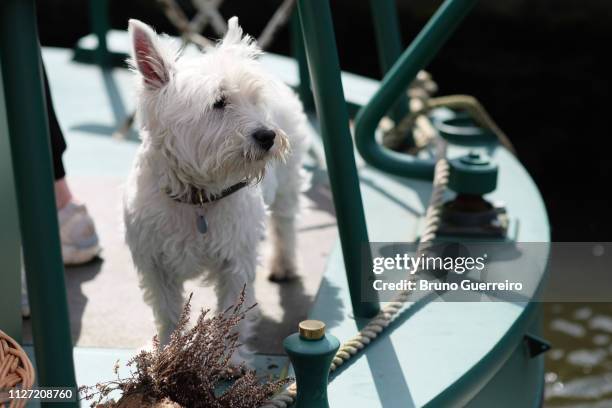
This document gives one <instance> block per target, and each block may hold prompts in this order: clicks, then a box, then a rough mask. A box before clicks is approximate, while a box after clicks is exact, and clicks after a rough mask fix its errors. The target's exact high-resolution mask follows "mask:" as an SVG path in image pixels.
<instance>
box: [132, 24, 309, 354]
mask: <svg viewBox="0 0 612 408" xmlns="http://www.w3.org/2000/svg"><path fill="white" fill-rule="evenodd" d="M128 31H129V33H130V36H131V40H132V58H131V64H132V66H133V69H134V71H135V72H136V73H137V75H138V80H137V82H138V91H137V95H138V104H137V105H138V107H137V112H138V116H139V118H140V123H141V130H140V136H141V139H142V144H141V146H140V148H139V150H138V154H137V156H136V159H135V162H134V164H133V168H132V170H131V174H130V176H129V179H128V181H127V185H126V191H125V197H124V221H125V229H126V241H127V244H128V245H129V247H130V250H131V253H132V258H133V260H134V264H135V265H136V269H137V270H138V273H139V276H140V282H141V287H142V289H143V291H144V299H145V301H146V302H147V303H148V304H149V305H150V306H151V308H152V309H153V314H154V317H155V321H156V325H157V330H158V335H159V339H160V341H161V342H162V343H165V342H167V341H168V339H169V335H170V334H171V332H172V331H173V329H174V328H175V325H176V323H177V321H178V319H179V316H180V314H181V311H182V306H183V303H184V301H185V299H184V294H183V283H184V282H185V281H186V280H188V279H192V278H195V277H203V278H204V280H205V282H207V283H209V284H211V285H214V288H215V291H216V294H217V306H218V309H219V310H225V309H226V308H228V307H229V306H231V305H233V304H234V302H236V300H237V299H238V297H239V294H240V292H241V291H242V289H243V287H244V285H246V296H247V299H246V303H245V304H247V305H250V304H253V303H255V293H254V287H253V283H254V280H255V269H256V266H257V263H258V248H259V246H260V242H261V240H262V237H263V236H264V234H265V225H266V212H267V211H268V210H269V212H270V213H271V222H270V225H271V229H272V239H273V246H274V250H273V257H272V260H271V273H270V275H269V278H270V279H271V280H274V281H284V280H287V279H290V278H292V277H294V276H295V273H296V253H295V245H296V231H295V220H296V213H297V212H298V207H299V194H300V191H301V189H302V184H303V177H302V175H301V174H302V173H301V171H302V170H301V168H302V158H303V155H304V151H305V148H306V142H307V138H306V135H307V133H306V117H305V115H304V113H303V107H302V105H301V103H300V101H299V99H298V98H297V96H296V95H295V94H294V93H293V91H292V90H291V89H290V88H289V87H287V86H286V85H285V84H283V83H282V82H280V81H279V80H277V79H275V78H273V77H272V76H270V75H269V74H268V73H267V72H265V70H264V69H263V67H262V66H261V64H260V62H258V60H257V57H258V56H259V55H260V54H261V50H260V49H259V48H258V47H257V45H256V43H255V42H254V41H253V39H252V38H251V37H249V36H243V33H242V29H241V28H240V26H239V25H238V19H237V18H236V17H233V18H231V19H230V20H229V22H228V31H227V34H226V35H225V37H224V38H223V39H222V40H221V41H220V42H219V43H218V44H217V45H216V47H211V49H208V50H205V51H204V52H203V53H202V54H201V55H198V56H197V57H186V56H183V57H181V56H180V54H179V52H178V50H177V47H175V46H173V44H171V43H170V42H169V40H168V39H167V38H159V37H158V36H157V34H156V33H155V32H154V31H153V30H152V29H151V28H150V27H149V26H147V25H146V24H144V23H142V22H140V21H137V20H130V22H129V29H128ZM254 323H255V319H254V318H251V319H247V320H246V321H244V322H242V323H241V326H240V340H241V342H242V343H243V344H244V341H245V340H246V339H247V338H248V337H249V336H250V335H251V334H252V332H253V328H254V327H253V326H254ZM249 357H250V353H249V351H248V350H247V349H246V348H244V347H243V348H242V349H241V350H240V351H239V353H238V355H237V356H236V360H237V361H239V360H248V359H249Z"/></svg>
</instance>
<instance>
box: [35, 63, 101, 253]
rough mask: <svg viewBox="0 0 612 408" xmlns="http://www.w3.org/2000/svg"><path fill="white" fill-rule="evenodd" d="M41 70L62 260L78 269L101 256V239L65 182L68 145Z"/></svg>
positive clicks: (45, 74) (45, 76)
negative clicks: (99, 240)
mask: <svg viewBox="0 0 612 408" xmlns="http://www.w3.org/2000/svg"><path fill="white" fill-rule="evenodd" d="M41 58H42V57H41ZM42 68H43V82H44V88H45V98H46V103H47V115H48V117H49V134H50V137H51V153H52V156H53V175H54V178H55V184H54V189H55V204H56V207H57V210H58V220H59V224H60V236H61V241H62V257H63V259H64V264H66V265H76V264H81V263H85V262H89V261H90V260H92V259H93V258H94V257H95V256H96V255H97V254H98V253H99V252H100V247H99V246H98V236H97V234H96V230H95V227H94V223H93V220H92V219H91V217H90V216H89V214H88V213H87V209H86V208H85V206H84V205H83V204H81V203H80V202H79V201H78V200H77V199H76V198H75V197H74V195H73V194H72V192H71V191H70V187H69V186H68V182H67V181H66V170H65V169H64V163H63V161H62V156H63V154H64V152H65V151H66V141H65V140H64V135H63V133H62V129H61V127H60V125H59V122H58V120H57V116H56V114H55V109H54V107H53V99H52V97H51V90H50V89H49V81H48V79H47V73H46V72H45V67H44V64H43V67H42Z"/></svg>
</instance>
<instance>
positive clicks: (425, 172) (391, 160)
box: [355, 0, 477, 180]
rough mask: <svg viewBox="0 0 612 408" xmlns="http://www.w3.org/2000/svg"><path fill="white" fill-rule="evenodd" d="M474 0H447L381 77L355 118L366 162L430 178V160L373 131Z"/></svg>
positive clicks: (358, 146) (362, 153)
mask: <svg viewBox="0 0 612 408" xmlns="http://www.w3.org/2000/svg"><path fill="white" fill-rule="evenodd" d="M476 2H477V0H446V1H445V2H444V3H443V4H442V5H441V6H440V8H439V9H438V10H437V11H436V13H435V14H434V15H433V17H432V18H431V19H430V20H429V22H428V23H427V24H426V25H425V27H424V28H423V30H421V32H420V33H419V35H418V36H417V37H416V38H415V39H414V41H413V42H412V43H411V44H410V46H409V47H408V48H407V49H406V51H404V53H403V54H402V55H401V57H400V58H399V59H398V60H397V62H396V63H395V64H394V65H393V67H392V68H391V69H390V70H389V72H388V74H387V75H385V77H384V78H383V80H382V82H381V85H380V89H379V90H378V92H376V94H375V95H374V97H373V98H372V100H371V101H369V102H368V104H367V105H365V106H364V107H363V108H362V109H361V110H360V111H359V113H358V114H357V117H356V119H355V144H356V145H357V149H358V150H359V153H360V154H361V155H362V157H363V158H364V159H365V161H366V162H368V163H369V164H371V165H372V166H374V167H376V168H378V169H381V170H384V171H385V172H387V173H390V174H395V175H398V176H404V177H414V178H420V179H424V180H431V178H432V177H433V168H434V162H433V160H422V159H418V158H414V157H413V156H409V155H405V154H401V153H397V152H394V151H392V150H390V149H386V148H384V147H383V146H381V145H379V144H378V143H377V142H376V140H375V138H374V132H375V131H376V127H377V126H378V123H379V121H380V119H382V117H383V116H384V115H385V113H386V111H387V109H388V107H389V106H390V105H391V104H392V103H393V102H395V101H396V100H397V98H398V97H399V96H400V95H401V94H402V93H403V92H405V90H406V89H408V85H409V84H410V83H411V82H412V80H413V79H414V78H415V77H416V75H417V73H418V72H419V70H421V69H423V68H424V67H425V66H427V64H428V63H429V62H430V61H431V60H432V59H433V58H434V57H435V55H436V54H437V52H438V50H439V49H440V48H441V47H442V45H443V44H444V43H445V42H446V40H447V39H448V38H449V37H450V35H451V34H452V33H453V31H454V30H455V28H456V27H457V26H458V25H459V24H460V22H461V21H462V20H463V18H464V17H465V16H466V15H467V14H468V12H469V11H470V10H471V8H472V7H473V6H474V4H476Z"/></svg>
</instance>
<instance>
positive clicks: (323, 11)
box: [298, 0, 379, 317]
mask: <svg viewBox="0 0 612 408" xmlns="http://www.w3.org/2000/svg"><path fill="white" fill-rule="evenodd" d="M298 10H299V15H300V21H301V24H302V33H303V35H304V43H305V45H306V55H307V58H308V69H309V72H310V78H311V79H312V83H313V85H314V87H313V93H314V99H315V106H316V108H317V115H318V117H319V121H320V125H321V137H322V139H323V144H324V146H325V157H326V161H327V170H328V173H329V179H330V184H331V188H332V194H333V198H334V206H335V208H336V218H337V221H338V231H339V233H340V241H341V245H342V254H343V257H344V263H345V265H346V274H347V279H348V282H349V290H350V293H351V299H352V309H353V312H354V313H355V315H357V316H362V317H372V316H374V315H375V314H376V313H378V311H379V306H378V302H365V301H362V299H361V296H360V295H361V293H362V288H361V278H360V271H361V266H362V262H366V264H367V263H368V262H369V260H368V259H367V254H363V253H362V252H363V251H362V249H363V248H362V246H363V244H365V243H367V242H368V231H367V229H366V225H365V220H364V211H363V206H362V204H361V203H362V200H361V191H360V189H359V182H358V179H357V171H356V166H355V158H354V156H353V143H352V137H351V132H350V130H349V116H348V111H347V109H346V105H345V103H344V101H345V99H344V92H343V89H342V83H341V80H340V63H339V61H338V54H337V52H336V46H335V44H336V40H335V35H334V30H333V25H332V20H331V11H330V8H329V2H328V1H327V0H308V1H305V0H300V1H298ZM372 298H374V296H373V297H372Z"/></svg>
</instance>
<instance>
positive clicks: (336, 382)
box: [310, 148, 550, 408]
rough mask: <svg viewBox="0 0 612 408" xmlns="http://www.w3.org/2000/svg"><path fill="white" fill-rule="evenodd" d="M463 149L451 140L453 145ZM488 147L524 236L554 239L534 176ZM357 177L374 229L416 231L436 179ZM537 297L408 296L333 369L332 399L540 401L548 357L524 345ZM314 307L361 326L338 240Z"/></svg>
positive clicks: (409, 235)
mask: <svg viewBox="0 0 612 408" xmlns="http://www.w3.org/2000/svg"><path fill="white" fill-rule="evenodd" d="M457 153H458V151H457V149H452V150H451V153H450V154H449V155H450V156H451V157H452V156H453V155H454V154H457ZM491 153H492V156H493V158H494V159H495V160H496V162H497V163H498V164H499V166H500V169H501V170H500V176H499V182H498V189H497V191H496V192H495V193H494V194H491V195H490V196H489V198H490V199H493V200H501V201H503V202H505V203H506V205H507V208H508V212H509V214H510V215H511V218H512V219H514V220H515V221H516V220H520V227H519V228H518V235H517V236H516V240H517V241H520V242H548V241H549V239H550V238H549V230H548V223H547V215H546V211H545V208H544V206H543V204H542V200H541V197H540V195H539V192H538V190H537V188H536V186H535V185H534V183H533V181H532V180H531V178H530V177H529V175H528V174H527V172H526V171H525V170H524V169H523V168H522V166H521V165H520V164H519V163H518V161H517V160H516V159H515V158H514V157H513V156H512V155H511V154H509V153H508V152H507V151H506V150H505V149H503V148H496V149H495V150H493V151H492V152H491ZM360 179H361V188H362V194H363V199H364V207H365V212H366V218H367V225H368V231H369V234H370V239H371V240H372V241H373V242H374V241H384V242H392V241H409V242H410V241H415V240H416V238H417V236H418V233H419V231H418V230H417V225H418V224H419V218H420V217H421V216H422V214H423V212H424V209H425V207H426V205H427V201H428V199H429V194H430V191H431V184H430V183H428V182H420V181H404V180H401V179H399V178H394V177H389V176H388V175H384V174H382V173H380V172H378V171H376V170H373V169H371V168H369V167H366V166H364V167H362V168H361V169H360ZM534 307H535V304H531V305H526V304H511V303H505V302H483V303H465V302H451V303H445V302H432V303H425V304H418V305H417V306H411V307H410V308H409V309H408V311H407V312H405V316H400V318H399V320H400V321H401V324H398V325H395V326H393V328H392V329H391V330H389V331H388V332H385V333H384V334H383V336H382V338H379V339H378V340H376V341H375V342H374V344H372V345H371V346H370V347H369V348H368V351H367V354H364V355H361V357H360V358H358V359H357V360H356V361H354V362H352V363H351V362H349V367H348V368H346V369H344V372H342V373H341V374H339V375H338V376H337V377H334V378H333V380H332V382H331V384H330V386H329V399H330V405H331V406H332V407H333V406H366V407H385V408H388V407H409V406H416V407H420V406H432V407H455V406H470V407H490V406H492V405H491V401H495V407H528V406H532V405H531V404H534V405H533V406H539V399H538V398H537V395H538V394H539V393H541V392H542V385H543V384H542V381H543V360H542V357H537V358H535V359H529V358H528V357H527V355H526V351H525V350H524V349H523V347H522V346H523V336H524V334H525V332H526V331H528V330H529V329H532V330H534V332H536V333H537V321H534V319H536V315H535V313H534ZM310 317H311V318H315V319H320V320H323V321H325V322H327V323H328V325H329V331H330V332H331V333H332V334H334V335H335V336H337V337H338V338H340V339H347V338H350V337H351V336H353V335H354V334H355V333H356V332H357V331H358V323H357V322H356V321H355V320H354V319H352V318H351V317H350V300H349V299H348V290H347V283H346V277H345V273H344V266H343V262H342V257H341V253H340V250H339V248H338V247H336V248H335V250H334V251H333V253H332V255H331V257H330V260H329V264H328V267H327V270H326V272H325V279H324V281H323V284H322V286H321V289H320V291H319V294H318V297H317V300H316V302H315V305H314V307H313V310H312V312H311V314H310ZM505 364H507V365H506V366H504V365H505ZM502 367H504V368H503V369H502ZM498 370H499V373H498ZM496 374H497V376H496ZM490 381H492V382H490ZM489 382H490V383H489ZM483 392H484V394H483ZM479 393H480V394H479ZM487 394H488V395H487ZM485 395H487V397H485ZM492 396H494V397H493V398H491V397H492ZM534 396H536V397H535V398H534ZM533 401H537V402H535V403H534V402H533Z"/></svg>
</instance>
